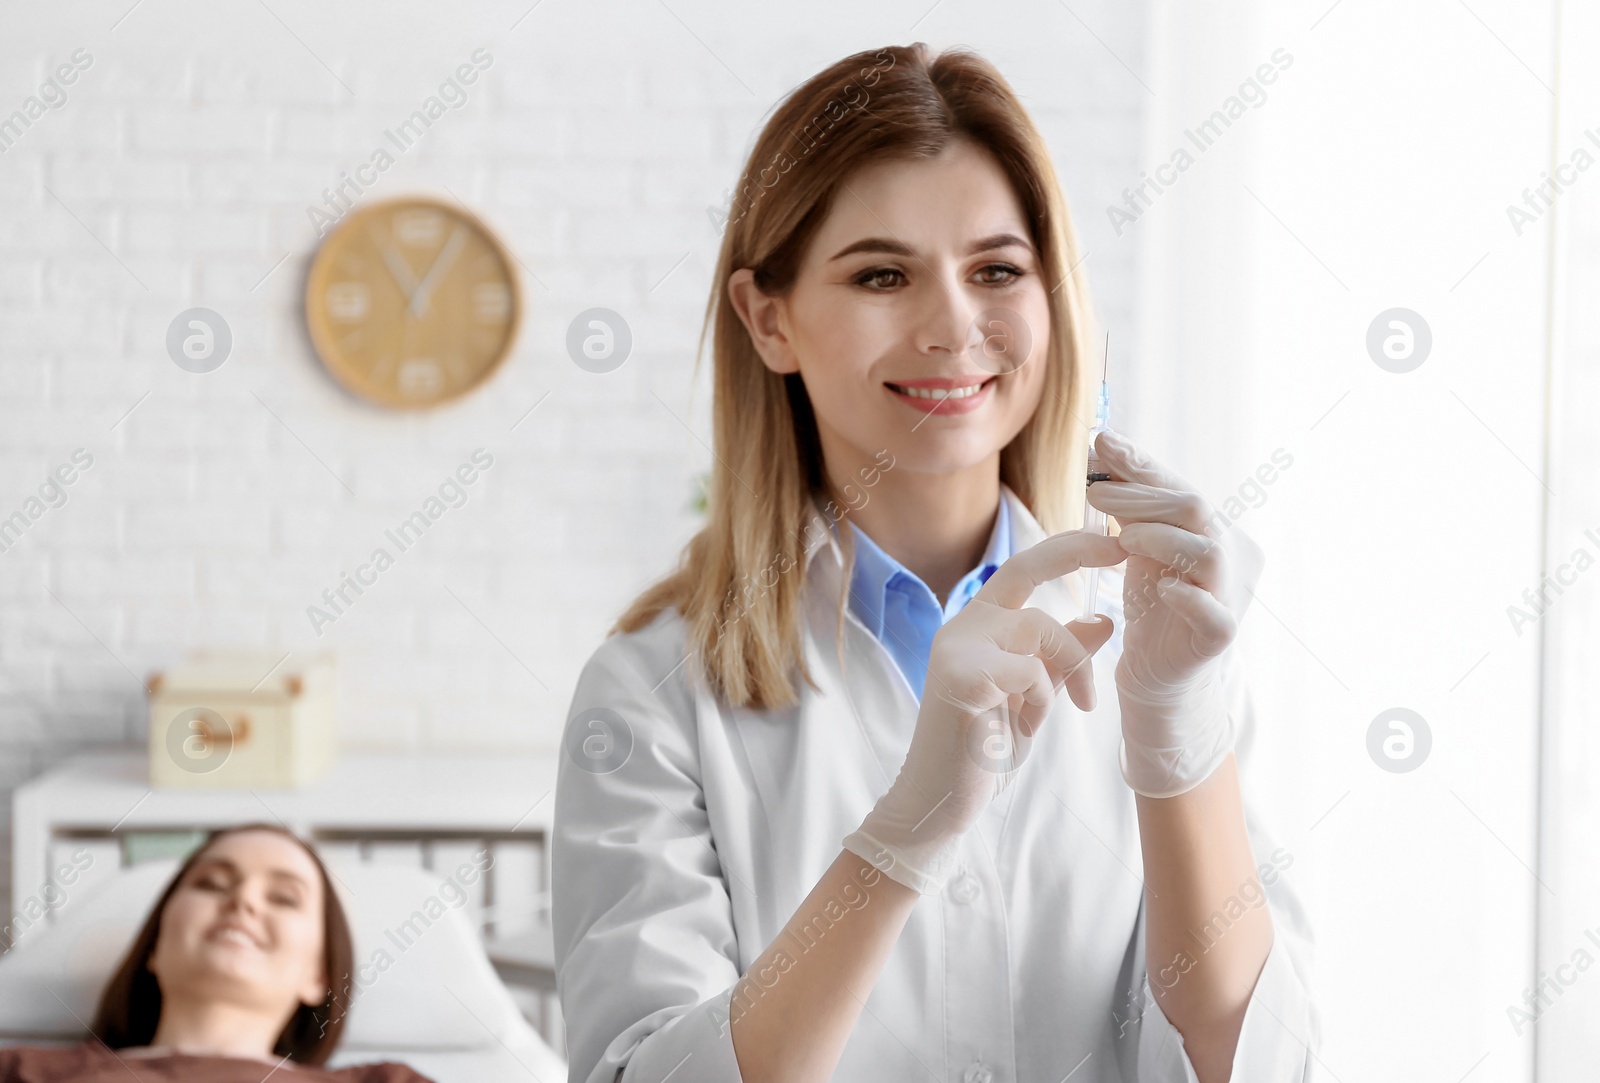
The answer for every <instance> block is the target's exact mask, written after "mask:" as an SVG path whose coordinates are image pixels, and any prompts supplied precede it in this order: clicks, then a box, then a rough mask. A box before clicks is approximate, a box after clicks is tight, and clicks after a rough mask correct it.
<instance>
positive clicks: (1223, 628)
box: [1156, 578, 1239, 658]
mask: <svg viewBox="0 0 1600 1083" xmlns="http://www.w3.org/2000/svg"><path fill="white" fill-rule="evenodd" d="M1156 593H1157V594H1158V595H1159V596H1160V598H1161V600H1162V601H1164V602H1166V603H1167V605H1168V606H1170V607H1171V608H1172V611H1173V612H1175V613H1177V614H1178V616H1179V617H1180V618H1181V619H1182V620H1183V622H1184V623H1185V624H1187V625H1188V626H1189V627H1190V628H1191V629H1192V630H1193V631H1194V644H1195V647H1196V649H1198V650H1199V651H1200V653H1201V654H1203V655H1205V656H1206V657H1207V658H1215V657H1216V656H1217V655H1219V654H1221V653H1222V652H1223V651H1224V650H1225V649H1226V648H1227V646H1228V644H1229V643H1232V642H1233V639H1234V636H1236V635H1237V634H1238V631H1239V620H1238V618H1237V617H1235V616H1234V614H1233V611H1232V610H1230V609H1229V608H1228V607H1227V606H1225V605H1223V604H1222V602H1221V601H1219V600H1218V599H1217V597H1216V595H1214V594H1212V593H1211V592H1210V591H1206V590H1201V589H1200V588H1199V587H1197V586H1195V585H1194V584H1193V583H1186V582H1184V581H1183V580H1182V579H1176V578H1168V579H1162V580H1161V581H1160V582H1159V583H1158V584H1157V585H1156Z"/></svg>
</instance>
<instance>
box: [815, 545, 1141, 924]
mask: <svg viewBox="0 0 1600 1083" xmlns="http://www.w3.org/2000/svg"><path fill="white" fill-rule="evenodd" d="M1126 558H1127V553H1126V552H1125V551H1124V550H1123V548H1122V546H1121V545H1120V544H1118V541H1117V539H1116V538H1108V537H1103V536H1101V535H1097V534H1086V533H1084V532H1083V531H1078V530H1069V531H1066V532H1065V533H1061V534H1056V535H1053V536H1051V537H1048V538H1046V539H1045V540H1044V541H1042V542H1040V543H1039V544H1037V545H1035V546H1032V547H1031V548H1028V549H1025V550H1023V551H1022V552H1020V553H1017V554H1016V555H1014V556H1012V557H1011V558H1010V559H1009V560H1007V561H1006V562H1005V563H1004V564H1002V565H1001V566H1000V567H999V568H997V569H996V570H995V572H994V574H992V575H991V576H989V579H988V581H987V582H985V583H984V584H983V586H982V588H981V589H979V591H978V593H977V594H975V595H973V597H972V600H971V601H969V602H968V603H967V604H966V605H965V606H964V607H963V608H962V609H961V611H960V612H958V613H957V614H956V615H955V616H954V617H952V618H950V620H949V621H948V622H946V623H945V624H944V625H943V626H942V627H941V628H940V629H939V630H938V631H937V632H936V633H935V634H934V637H933V646H932V649H931V650H930V652H929V655H928V677H927V682H926V684H925V686H924V689H923V697H922V705H921V708H920V710H919V711H918V713H917V726H916V730H915V732H914V733H913V734H912V737H911V748H910V750H909V751H908V752H907V753H906V760H905V763H904V765H903V766H902V767H901V768H900V773H899V774H898V775H897V776H896V777H895V780H894V784H893V785H892V786H890V787H889V790H888V792H887V793H885V794H884V795H883V797H882V798H880V799H879V801H878V803H877V805H876V806H874V808H873V810H872V811H871V812H870V813H868V815H867V818H866V819H865V820H863V821H862V824H861V827H860V828H859V829H858V830H856V831H855V832H854V833H852V834H851V835H848V836H846V838H845V841H844V845H845V849H847V850H850V851H851V852H852V853H855V854H857V855H859V856H860V857H862V858H864V859H865V860H867V861H868V862H870V863H872V864H873V865H875V866H877V867H878V868H879V869H880V870H882V871H883V872H884V873H885V874H887V875H888V876H889V877H890V878H891V879H893V880H897V881H899V882H900V883H903V884H906V885H908V886H910V887H912V888H915V889H916V890H917V891H919V892H921V893H922V894H924V895H928V894H935V893H937V892H939V891H940V890H942V889H943V886H944V882H945V880H946V879H947V878H948V876H949V874H950V872H951V871H952V869H953V866H954V862H955V853H956V849H957V847H958V846H959V845H960V840H961V836H962V835H964V834H965V833H966V831H967V830H968V828H970V827H971V826H972V824H973V823H974V822H975V821H976V820H977V818H978V815H979V814H980V813H981V812H983V810H984V809H985V808H986V807H987V806H988V804H989V802H990V801H992V800H993V799H994V798H995V796H996V795H998V794H999V793H1000V792H1001V791H1003V790H1004V789H1005V787H1006V786H1007V785H1008V784H1009V783H1010V781H1011V778H1012V776H1013V775H1015V773H1016V771H1017V769H1018V768H1019V767H1020V766H1021V764H1022V762H1023V760H1024V759H1026V758H1027V755H1028V749H1029V748H1030V746H1031V745H1032V742H1033V736H1034V734H1035V733H1037V732H1038V729H1039V727H1040V726H1041V725H1042V724H1043V723H1044V721H1045V719H1046V718H1048V717H1049V715H1050V711H1051V708H1052V707H1053V706H1054V704H1055V699H1056V692H1057V690H1058V689H1059V688H1060V687H1061V686H1062V684H1063V682H1064V683H1065V685H1066V688H1067V693H1068V695H1070V696H1071V697H1072V701H1073V702H1074V703H1076V704H1077V705H1078V706H1079V707H1081V708H1083V709H1084V710H1090V709H1092V708H1093V707H1094V701H1095V691H1094V668H1093V667H1092V666H1090V665H1086V664H1085V663H1086V662H1088V660H1089V658H1090V656H1092V655H1093V654H1094V653H1095V652H1096V651H1097V650H1099V649H1100V648H1101V647H1102V646H1104V645H1105V643H1106V641H1107V640H1108V639H1110V638H1111V619H1110V618H1109V617H1101V618H1100V619H1099V620H1098V621H1096V622H1094V623H1083V622H1078V621H1073V622H1071V623H1069V624H1061V623H1060V622H1058V621H1056V620H1055V619H1054V618H1053V617H1051V616H1050V615H1049V614H1047V613H1046V612H1045V611H1044V610H1042V609H1037V608H1024V606H1025V605H1026V603H1027V601H1028V599H1029V598H1030V597H1031V596H1032V594H1033V591H1034V588H1035V587H1037V586H1039V585H1040V584H1041V583H1044V582H1047V581H1049V580H1051V579H1057V578H1059V577H1061V576H1063V575H1066V574H1068V573H1069V572H1073V571H1076V570H1078V569H1079V568H1080V567H1102V568H1103V567H1109V566H1111V565H1114V564H1119V563H1121V562H1122V561H1123V560H1125V559H1126Z"/></svg>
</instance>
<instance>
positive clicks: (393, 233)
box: [305, 196, 522, 409]
mask: <svg viewBox="0 0 1600 1083" xmlns="http://www.w3.org/2000/svg"><path fill="white" fill-rule="evenodd" d="M305 303H306V325H307V327H308V328H309V329H310V332H311V342H312V345H313V346H314V347H315V348H316V351H317V356H318V357H320V358H321V359H322V363H323V364H324V365H325V366H326V367H327V369H328V371H329V372H330V373H332V374H333V376H334V378H335V379H336V380H338V381H339V383H341V384H343V385H344V386H345V387H346V388H348V389H349V390H350V391H351V392H353V393H355V394H356V395H359V396H361V397H362V398H364V399H367V400H368V401H370V402H375V403H378V404H379V405H382V406H388V407H395V408H401V409H405V408H411V409H416V408H421V407H427V406H433V405H435V404H437V403H441V402H446V401H448V400H450V399H453V398H456V397H457V396H460V395H463V394H465V393H466V392H468V391H470V390H472V389H473V388H474V387H477V386H478V385H479V384H480V383H482V382H483V381H484V380H486V379H488V377H489V375H490V374H491V373H492V372H494V370H495V368H496V367H497V366H498V365H499V364H500V362H501V361H503V360H505V357H506V355H507V354H508V353H510V352H511V345H512V342H513V341H514V340H515V338H516V333H517V326H518V323H519V322H520V320H521V316H522V298H521V294H520V291H519V289H518V287H517V276H516V272H515V270H514V268H513V266H512V261H511V256H510V253H509V252H508V251H507V250H506V248H505V246H504V245H502V244H501V243H500V241H499V239H498V238H496V237H495V235H494V234H493V233H492V232H491V231H490V230H489V228H488V227H487V226H486V225H484V224H483V222H481V221H480V220H479V219H478V218H477V217H476V216H474V215H473V214H471V213H470V212H468V211H467V210H465V209H464V208H462V207H461V206H460V205H459V204H456V203H453V202H446V201H444V200H441V199H434V198H432V197H429V196H405V197H401V198H398V199H391V200H386V201H384V202H382V203H374V204H370V205H368V206H364V207H357V208H355V209H354V210H351V211H350V212H349V213H347V214H346V215H345V216H344V218H343V220H341V221H340V222H339V224H338V225H337V226H335V227H334V228H333V229H332V230H331V231H330V232H329V234H328V236H327V239H326V240H324V241H323V243H322V247H321V248H320V249H318V251H317V255H316V257H315V259H313V260H312V263H311V273H310V274H309V275H308V276H307V279H306V302H305Z"/></svg>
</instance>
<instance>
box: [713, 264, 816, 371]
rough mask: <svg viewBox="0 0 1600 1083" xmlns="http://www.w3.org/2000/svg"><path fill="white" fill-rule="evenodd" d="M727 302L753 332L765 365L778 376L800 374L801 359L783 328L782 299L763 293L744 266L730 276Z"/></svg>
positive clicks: (752, 340) (758, 351) (753, 339)
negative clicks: (791, 345) (791, 373)
mask: <svg viewBox="0 0 1600 1083" xmlns="http://www.w3.org/2000/svg"><path fill="white" fill-rule="evenodd" d="M728 300H729V301H731V302H732V303H733V308H734V311H735V312H737V313H738V314H739V319H740V321H741V322H742V323H743V324H744V326H745V330H746V331H748V332H749V333H750V341H751V342H753V343H754V344H755V347H756V352H757V353H758V354H760V355H761V362H762V364H764V365H766V366H767V368H769V369H771V370H772V371H773V372H776V373H779V374H787V373H790V372H799V371H800V362H799V359H798V358H796V357H795V355H794V351H793V350H792V349H790V348H789V337H788V335H787V334H785V332H784V329H783V324H784V322H785V321H784V319H783V315H784V313H783V299H782V298H781V297H769V296H767V295H766V294H765V293H762V292H761V287H759V286H757V285H756V273H755V271H753V270H751V269H750V268H749V267H741V268H740V269H739V270H737V271H735V272H733V274H731V275H729V276H728Z"/></svg>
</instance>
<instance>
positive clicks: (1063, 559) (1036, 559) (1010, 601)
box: [973, 530, 1128, 609]
mask: <svg viewBox="0 0 1600 1083" xmlns="http://www.w3.org/2000/svg"><path fill="white" fill-rule="evenodd" d="M1127 558H1128V554H1127V553H1126V552H1125V551H1124V550H1123V548H1122V546H1120V545H1118V544H1117V539H1116V538H1115V537H1109V536H1107V535H1104V534H1090V533H1086V532H1084V531H1082V530H1066V531H1063V532H1062V533H1060V534H1052V535H1051V536H1050V537H1048V538H1046V539H1045V540H1044V541H1042V542H1040V543H1039V544H1037V545H1032V546H1029V547H1028V548H1027V549H1024V550H1023V551H1022V552H1020V553H1017V554H1015V555H1014V556H1012V557H1011V558H1010V559H1009V560H1007V561H1006V562H1005V563H1004V564H1002V565H1000V567H999V568H997V569H995V572H994V574H993V575H991V576H989V578H988V579H987V580H986V581H985V582H984V584H983V586H982V587H980V588H979V589H978V593H977V594H974V595H973V598H974V599H982V600H983V601H986V602H989V603H990V604H992V605H1003V606H1005V607H1006V608H1007V609H1020V608H1022V607H1023V606H1024V605H1027V604H1028V599H1029V598H1030V597H1032V596H1033V592H1034V590H1035V589H1036V588H1037V587H1038V586H1039V585H1040V584H1042V583H1048V582H1049V581H1050V580H1052V579H1059V578H1061V577H1062V576H1063V575H1066V574H1067V573H1069V572H1075V571H1077V570H1078V569H1079V568H1109V567H1111V566H1112V565H1115V564H1121V563H1122V562H1123V561H1124V560H1126V559H1127Z"/></svg>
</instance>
